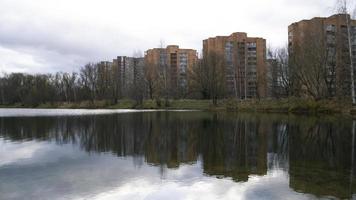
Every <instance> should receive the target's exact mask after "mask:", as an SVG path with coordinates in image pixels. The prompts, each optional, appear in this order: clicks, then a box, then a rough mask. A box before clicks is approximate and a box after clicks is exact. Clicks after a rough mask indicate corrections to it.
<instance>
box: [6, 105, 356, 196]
mask: <svg viewBox="0 0 356 200" xmlns="http://www.w3.org/2000/svg"><path fill="white" fill-rule="evenodd" d="M352 125H353V122H352V120H351V119H350V118H347V117H342V116H336V117H330V116H329V117H327V116H324V117H307V116H293V115H274V114H236V113H235V114H234V113H211V112H201V111H153V110H148V111H139V110H59V109H41V110H39V109H0V199H1V200H8V199H10V200H15V199H35V200H40V199H51V200H52V199H53V200H56V199H105V200H106V199H115V200H116V199H125V200H126V199H128V200H135V199H149V200H150V199H158V200H163V199H169V200H171V199H172V200H174V199H204V200H207V199H281V200H282V199H283V200H285V199H352V198H356V195H354V193H356V179H355V161H354V159H355V144H354V143H355V134H353V131H352V129H353V128H352Z"/></svg>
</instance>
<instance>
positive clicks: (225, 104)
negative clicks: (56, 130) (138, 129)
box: [0, 98, 356, 115]
mask: <svg viewBox="0 0 356 200" xmlns="http://www.w3.org/2000/svg"><path fill="white" fill-rule="evenodd" d="M0 107H2V108H62V109H172V110H177V109H179V110H188V109H189V110H206V111H230V112H262V113H294V114H354V115H356V110H353V109H352V104H351V102H349V101H346V100H345V101H341V100H321V101H314V100H306V99H299V98H288V99H279V100H276V99H274V100H242V101H238V100H231V99H230V100H220V101H218V104H217V105H213V104H212V101H211V100H191V99H182V100H169V101H168V103H167V102H165V101H164V100H158V101H157V100H144V101H143V103H142V104H137V103H136V102H135V101H133V100H128V99H125V100H120V101H119V102H118V103H117V104H111V103H110V102H108V101H95V102H93V103H92V102H89V101H83V102H76V103H67V102H60V103H46V104H40V105H38V106H32V107H31V106H25V105H20V104H14V105H0Z"/></svg>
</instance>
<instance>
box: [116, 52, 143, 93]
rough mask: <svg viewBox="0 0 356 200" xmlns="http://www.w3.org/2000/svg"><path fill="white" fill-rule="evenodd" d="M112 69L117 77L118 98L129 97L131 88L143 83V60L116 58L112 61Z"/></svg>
mask: <svg viewBox="0 0 356 200" xmlns="http://www.w3.org/2000/svg"><path fill="white" fill-rule="evenodd" d="M113 67H114V69H116V70H115V73H116V75H117V76H118V77H119V79H118V80H119V83H118V86H119V96H120V97H130V96H131V95H132V94H131V92H132V90H133V87H134V86H135V85H136V84H138V83H140V84H141V82H143V70H144V69H143V68H144V58H134V57H127V56H118V57H117V58H116V59H114V60H113Z"/></svg>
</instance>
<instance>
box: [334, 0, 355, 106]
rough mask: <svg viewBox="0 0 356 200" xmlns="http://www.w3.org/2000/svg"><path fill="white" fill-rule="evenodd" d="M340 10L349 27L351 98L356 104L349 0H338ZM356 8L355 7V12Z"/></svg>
mask: <svg viewBox="0 0 356 200" xmlns="http://www.w3.org/2000/svg"><path fill="white" fill-rule="evenodd" d="M337 8H338V12H339V13H341V14H344V15H345V22H346V27H347V41H348V50H349V59H350V78H351V98H352V104H353V105H355V104H356V96H355V79H354V72H355V71H354V59H353V54H352V42H353V41H352V38H353V37H352V33H351V24H350V20H351V19H350V13H351V12H349V8H348V2H347V0H337ZM355 12H356V9H354V13H355Z"/></svg>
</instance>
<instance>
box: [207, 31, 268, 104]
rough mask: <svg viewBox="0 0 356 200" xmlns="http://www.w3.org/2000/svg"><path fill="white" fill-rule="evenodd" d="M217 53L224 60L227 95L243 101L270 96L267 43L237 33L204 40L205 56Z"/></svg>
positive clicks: (223, 68) (260, 39)
mask: <svg viewBox="0 0 356 200" xmlns="http://www.w3.org/2000/svg"><path fill="white" fill-rule="evenodd" d="M211 53H215V54H217V55H220V56H221V57H223V58H224V66H223V67H222V69H221V70H222V71H223V73H224V81H225V85H226V87H225V89H226V94H227V96H230V97H236V98H239V99H245V98H256V97H258V98H260V97H261V98H263V97H266V96H267V82H266V40H265V39H263V38H256V37H247V34H246V33H241V32H236V33H232V34H231V35H230V36H217V37H213V38H208V39H206V40H203V57H208V56H209V55H210V54H211Z"/></svg>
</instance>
